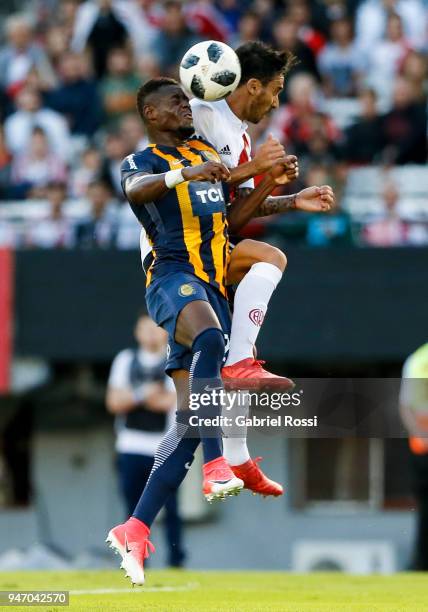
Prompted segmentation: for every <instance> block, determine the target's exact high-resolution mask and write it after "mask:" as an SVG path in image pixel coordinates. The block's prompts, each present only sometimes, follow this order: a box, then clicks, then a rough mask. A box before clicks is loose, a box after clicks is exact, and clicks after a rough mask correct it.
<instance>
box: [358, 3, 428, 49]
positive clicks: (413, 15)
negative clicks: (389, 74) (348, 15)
mask: <svg viewBox="0 0 428 612" xmlns="http://www.w3.org/2000/svg"><path fill="white" fill-rule="evenodd" d="M392 12H393V13H396V14H397V15H399V16H400V18H401V20H402V22H403V25H404V32H405V36H406V38H407V39H408V40H409V42H410V44H411V45H413V46H415V47H416V48H420V47H422V46H423V45H424V44H425V42H426V8H425V7H424V5H423V2H421V0H365V1H364V2H362V3H361V4H360V5H359V7H358V9H357V13H356V34H357V45H358V47H359V48H361V50H364V51H365V52H367V53H369V54H372V53H373V46H374V45H375V44H376V43H377V42H378V41H379V40H380V39H381V38H382V36H383V35H384V32H385V29H386V22H387V19H388V15H390V13H392Z"/></svg>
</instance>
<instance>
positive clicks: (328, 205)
mask: <svg viewBox="0 0 428 612" xmlns="http://www.w3.org/2000/svg"><path fill="white" fill-rule="evenodd" d="M334 201H335V200H334V193H333V189H332V188H331V187H330V186H329V185H322V186H321V187H315V186H314V187H307V188H306V189H302V191H299V193H298V194H297V196H296V209H297V210H304V211H306V212H328V211H329V210H331V209H332V207H333V206H334Z"/></svg>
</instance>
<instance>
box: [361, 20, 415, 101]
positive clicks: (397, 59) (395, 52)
mask: <svg viewBox="0 0 428 612" xmlns="http://www.w3.org/2000/svg"><path fill="white" fill-rule="evenodd" d="M409 51H410V46H409V44H408V42H407V40H406V39H405V37H404V33H403V26H402V22H401V18H400V17H399V16H398V15H397V14H395V13H392V14H391V15H389V17H388V21H387V27H386V32H385V37H384V38H382V39H381V40H379V41H378V42H377V43H375V44H374V45H373V47H372V48H371V49H370V50H369V52H368V56H367V57H368V77H367V78H368V83H369V85H370V86H371V87H373V88H374V89H375V90H376V92H377V94H378V96H379V97H381V98H383V99H384V100H385V101H386V102H390V99H391V90H392V85H393V83H394V79H395V77H396V75H397V74H398V72H399V69H400V66H401V65H402V63H403V61H404V59H405V57H406V55H407V54H408V53H409Z"/></svg>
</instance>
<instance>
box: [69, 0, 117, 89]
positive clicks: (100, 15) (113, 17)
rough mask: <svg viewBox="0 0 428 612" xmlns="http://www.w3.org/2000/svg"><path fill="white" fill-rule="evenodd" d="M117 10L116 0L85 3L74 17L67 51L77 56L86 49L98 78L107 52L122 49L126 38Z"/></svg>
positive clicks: (103, 68)
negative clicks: (72, 30)
mask: <svg viewBox="0 0 428 612" xmlns="http://www.w3.org/2000/svg"><path fill="white" fill-rule="evenodd" d="M120 9H121V3H120V0H86V2H83V3H82V4H81V5H80V6H79V9H78V11H77V14H76V20H75V24H74V32H73V38H72V41H71V49H72V50H73V51H76V52H77V53H81V52H82V51H84V49H85V48H86V47H88V48H89V50H90V53H91V57H92V62H93V66H94V69H95V74H96V76H97V77H98V78H101V77H103V76H104V74H105V72H106V68H107V56H108V54H109V52H110V51H111V49H114V48H115V47H123V46H124V45H125V43H126V42H127V39H128V29H127V28H126V26H125V24H124V22H123V17H122V15H121V10H120Z"/></svg>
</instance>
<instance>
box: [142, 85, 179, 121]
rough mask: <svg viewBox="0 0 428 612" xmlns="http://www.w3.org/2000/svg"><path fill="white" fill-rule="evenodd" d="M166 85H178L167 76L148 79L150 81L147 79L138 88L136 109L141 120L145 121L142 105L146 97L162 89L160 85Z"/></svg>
mask: <svg viewBox="0 0 428 612" xmlns="http://www.w3.org/2000/svg"><path fill="white" fill-rule="evenodd" d="M168 85H178V82H177V81H176V80H175V79H170V78H168V77H156V78H155V79H150V81H147V82H146V83H144V85H141V87H140V88H139V89H138V91H137V111H138V114H139V115H140V117H141V119H142V120H143V121H145V117H144V105H145V103H146V99H147V97H148V96H150V95H151V94H152V93H155V92H157V91H159V89H162V87H167V86H168Z"/></svg>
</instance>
